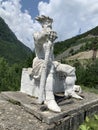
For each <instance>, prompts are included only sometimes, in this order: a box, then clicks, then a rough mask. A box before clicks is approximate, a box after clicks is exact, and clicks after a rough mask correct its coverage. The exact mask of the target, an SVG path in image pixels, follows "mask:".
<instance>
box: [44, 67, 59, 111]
mask: <svg viewBox="0 0 98 130" xmlns="http://www.w3.org/2000/svg"><path fill="white" fill-rule="evenodd" d="M53 75H54V68H53V66H52V68H51V69H50V72H49V74H48V76H47V81H46V86H45V104H46V105H47V107H48V108H49V109H50V110H52V111H55V112H61V109H60V107H59V106H58V105H57V103H56V101H55V97H54V93H53V82H54V77H53Z"/></svg>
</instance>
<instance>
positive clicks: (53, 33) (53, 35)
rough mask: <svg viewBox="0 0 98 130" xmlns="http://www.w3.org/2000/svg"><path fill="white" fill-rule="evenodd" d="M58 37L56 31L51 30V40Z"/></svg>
mask: <svg viewBox="0 0 98 130" xmlns="http://www.w3.org/2000/svg"><path fill="white" fill-rule="evenodd" d="M56 38H57V33H56V32H55V31H50V33H49V40H51V41H52V42H53V41H55V39H56Z"/></svg>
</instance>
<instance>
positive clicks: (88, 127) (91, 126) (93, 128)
mask: <svg viewBox="0 0 98 130" xmlns="http://www.w3.org/2000/svg"><path fill="white" fill-rule="evenodd" d="M79 130H98V115H96V114H95V115H94V116H93V117H86V119H85V122H84V123H83V124H82V125H80V127H79Z"/></svg>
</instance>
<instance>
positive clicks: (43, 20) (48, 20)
mask: <svg viewBox="0 0 98 130" xmlns="http://www.w3.org/2000/svg"><path fill="white" fill-rule="evenodd" d="M35 19H36V20H37V21H38V22H39V23H40V24H41V25H42V27H43V26H47V27H50V28H52V23H53V19H52V18H50V17H47V16H44V15H41V16H38V17H36V18H35Z"/></svg>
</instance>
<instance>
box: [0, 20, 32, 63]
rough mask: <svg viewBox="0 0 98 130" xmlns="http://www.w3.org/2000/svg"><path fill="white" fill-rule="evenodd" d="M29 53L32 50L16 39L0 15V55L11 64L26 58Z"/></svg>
mask: <svg viewBox="0 0 98 130" xmlns="http://www.w3.org/2000/svg"><path fill="white" fill-rule="evenodd" d="M31 54H32V51H31V50H30V49H29V48H28V47H27V46H25V45H24V44H23V43H22V42H20V41H19V40H18V39H17V37H16V36H15V34H14V33H13V32H12V31H11V29H10V28H9V27H8V25H7V24H6V23H5V21H4V20H3V19H2V18H1V17H0V57H4V58H5V59H6V60H7V61H8V62H9V63H11V64H12V63H18V62H22V61H24V60H26V59H27V58H28V57H29V56H30V55H31Z"/></svg>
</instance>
